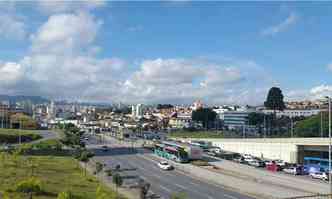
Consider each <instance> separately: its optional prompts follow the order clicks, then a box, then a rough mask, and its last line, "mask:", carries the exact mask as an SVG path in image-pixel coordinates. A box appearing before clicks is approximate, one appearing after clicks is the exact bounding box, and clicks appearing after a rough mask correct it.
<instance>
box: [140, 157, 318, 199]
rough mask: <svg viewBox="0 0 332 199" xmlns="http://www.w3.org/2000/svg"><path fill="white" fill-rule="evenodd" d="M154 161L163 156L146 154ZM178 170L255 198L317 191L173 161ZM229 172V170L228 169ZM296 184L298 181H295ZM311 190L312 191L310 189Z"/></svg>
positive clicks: (269, 198)
mask: <svg viewBox="0 0 332 199" xmlns="http://www.w3.org/2000/svg"><path fill="white" fill-rule="evenodd" d="M146 156H148V157H149V158H151V159H153V160H154V161H159V160H160V159H161V158H160V157H158V156H156V155H154V154H148V155H146ZM171 163H172V164H173V166H174V167H175V168H176V170H177V171H180V172H183V173H184V174H186V175H190V176H192V177H194V178H197V179H199V180H202V181H204V182H207V183H213V184H214V185H216V186H221V187H223V188H226V189H230V190H233V191H236V192H239V193H242V194H247V195H249V196H252V197H255V198H260V199H262V198H266V199H279V198H287V197H294V196H304V195H311V194H312V193H316V192H315V191H312V190H311V189H308V190H306V188H309V187H307V186H305V188H302V184H297V186H296V187H293V186H291V187H288V186H287V185H284V184H277V183H271V182H268V181H266V180H259V179H257V178H256V179H255V178H252V177H251V178H250V177H248V176H249V175H247V176H243V175H242V176H241V175H239V176H237V175H236V173H233V174H231V173H227V172H223V171H222V169H220V170H221V172H220V170H214V169H212V168H203V167H197V166H193V165H191V164H179V163H175V162H171ZM228 172H229V170H228ZM294 184H296V183H294ZM310 190H311V191H310Z"/></svg>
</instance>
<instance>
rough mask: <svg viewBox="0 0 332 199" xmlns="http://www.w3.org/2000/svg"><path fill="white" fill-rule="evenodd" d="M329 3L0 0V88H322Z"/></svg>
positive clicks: (112, 91) (122, 93) (41, 91)
mask: <svg viewBox="0 0 332 199" xmlns="http://www.w3.org/2000/svg"><path fill="white" fill-rule="evenodd" d="M331 21H332V3H330V2H317V3H312V2H300V3H297V2H289V3H287V2H281V3H278V2H270V3H269V2H257V3H244V2H194V1H183V2H181V1H180V2H179V1H163V2H129V3H128V2H104V1H81V2H79V1H74V2H71V1H66V2H59V1H58V2H51V1H47V2H46V1H33V2H13V1H10V2H4V1H1V2H0V94H10V95H21V94H24V95H42V96H47V97H50V98H55V99H72V100H82V101H101V102H120V101H121V102H126V103H192V102H193V101H194V100H196V99H201V100H203V101H204V102H208V103H214V104H217V103H226V104H235V103H239V104H261V103H262V102H263V101H264V99H265V97H266V93H267V91H268V89H269V88H270V87H271V86H279V87H281V89H282V90H283V92H284V95H285V97H286V99H304V98H308V99H312V98H319V97H322V96H324V95H332V78H331V76H332V54H331V52H332V40H331Z"/></svg>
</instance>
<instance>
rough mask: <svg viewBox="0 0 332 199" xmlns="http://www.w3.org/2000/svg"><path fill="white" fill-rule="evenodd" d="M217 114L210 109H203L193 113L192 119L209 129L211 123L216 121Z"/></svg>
mask: <svg viewBox="0 0 332 199" xmlns="http://www.w3.org/2000/svg"><path fill="white" fill-rule="evenodd" d="M216 117H217V113H216V112H214V111H213V110H212V109H210V108H201V109H197V110H195V111H193V112H192V114H191V118H192V120H193V121H196V122H202V123H203V126H204V127H205V128H208V124H209V122H211V121H215V119H216Z"/></svg>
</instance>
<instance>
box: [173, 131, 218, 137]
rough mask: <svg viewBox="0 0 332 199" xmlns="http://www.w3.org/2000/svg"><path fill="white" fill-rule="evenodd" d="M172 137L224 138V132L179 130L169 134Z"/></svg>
mask: <svg viewBox="0 0 332 199" xmlns="http://www.w3.org/2000/svg"><path fill="white" fill-rule="evenodd" d="M168 137H171V138H202V139H203V138H224V136H223V134H222V133H220V132H218V133H217V132H215V131H194V132H191V131H178V132H172V133H170V134H169V135H168Z"/></svg>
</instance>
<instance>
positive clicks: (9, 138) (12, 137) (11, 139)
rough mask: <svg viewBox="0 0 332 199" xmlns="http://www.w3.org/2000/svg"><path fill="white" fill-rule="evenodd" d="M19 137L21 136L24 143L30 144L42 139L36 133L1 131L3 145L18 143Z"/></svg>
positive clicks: (0, 141)
mask: <svg viewBox="0 0 332 199" xmlns="http://www.w3.org/2000/svg"><path fill="white" fill-rule="evenodd" d="M19 135H21V141H22V142H29V141H33V140H38V139H40V138H42V137H41V136H40V135H38V134H37V133H36V132H35V131H31V130H19V129H0V144H1V143H10V144H13V143H18V142H19Z"/></svg>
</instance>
